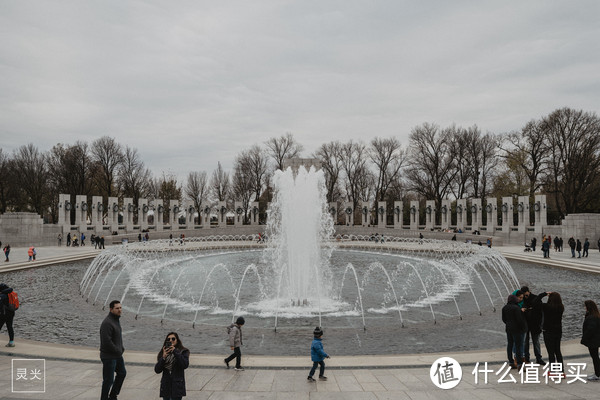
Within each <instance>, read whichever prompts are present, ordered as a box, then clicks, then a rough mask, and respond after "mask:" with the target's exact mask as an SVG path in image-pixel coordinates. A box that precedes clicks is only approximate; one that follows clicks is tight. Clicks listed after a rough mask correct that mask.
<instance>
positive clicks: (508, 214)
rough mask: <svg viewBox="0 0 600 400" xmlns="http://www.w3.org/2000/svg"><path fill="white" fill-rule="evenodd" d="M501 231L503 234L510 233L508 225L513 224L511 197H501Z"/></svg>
mask: <svg viewBox="0 0 600 400" xmlns="http://www.w3.org/2000/svg"><path fill="white" fill-rule="evenodd" d="M501 209H502V233H503V234H504V235H509V234H510V227H511V226H512V224H513V198H512V197H503V198H502V207H501Z"/></svg>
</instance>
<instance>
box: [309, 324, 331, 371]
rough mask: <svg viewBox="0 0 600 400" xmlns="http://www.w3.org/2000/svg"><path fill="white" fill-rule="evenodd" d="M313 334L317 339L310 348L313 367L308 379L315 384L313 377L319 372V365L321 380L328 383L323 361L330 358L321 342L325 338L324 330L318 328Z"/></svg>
mask: <svg viewBox="0 0 600 400" xmlns="http://www.w3.org/2000/svg"><path fill="white" fill-rule="evenodd" d="M313 334H314V336H315V338H314V339H313V341H312V345H311V346H310V358H311V360H312V362H313V366H312V368H311V370H310V373H309V374H308V378H307V379H308V381H309V382H315V379H314V378H313V375H314V374H315V371H316V370H317V365H320V366H321V369H320V370H319V379H320V380H322V381H326V380H327V377H326V376H325V375H323V374H324V373H325V361H323V359H325V358H329V355H327V353H325V350H323V343H322V342H321V341H322V340H323V339H321V338H322V337H323V330H322V329H321V327H319V326H317V327H316V328H315V330H314V332H313Z"/></svg>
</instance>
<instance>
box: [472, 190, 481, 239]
mask: <svg viewBox="0 0 600 400" xmlns="http://www.w3.org/2000/svg"><path fill="white" fill-rule="evenodd" d="M480 225H481V199H479V198H473V199H471V232H473V231H478V230H479V226H480Z"/></svg>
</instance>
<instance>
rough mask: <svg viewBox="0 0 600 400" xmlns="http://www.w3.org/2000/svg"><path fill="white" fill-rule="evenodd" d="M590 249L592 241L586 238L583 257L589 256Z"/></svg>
mask: <svg viewBox="0 0 600 400" xmlns="http://www.w3.org/2000/svg"><path fill="white" fill-rule="evenodd" d="M589 250H590V241H589V240H588V238H585V242H583V257H587V256H588V255H589Z"/></svg>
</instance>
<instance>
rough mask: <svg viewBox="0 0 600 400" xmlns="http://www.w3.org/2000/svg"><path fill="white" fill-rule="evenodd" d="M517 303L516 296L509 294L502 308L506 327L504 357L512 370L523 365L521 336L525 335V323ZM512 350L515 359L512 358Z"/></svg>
mask: <svg viewBox="0 0 600 400" xmlns="http://www.w3.org/2000/svg"><path fill="white" fill-rule="evenodd" d="M518 303H519V300H518V298H517V296H515V295H514V294H511V295H509V296H508V299H507V302H506V305H505V306H504V307H502V322H504V324H505V325H506V328H505V331H506V341H507V344H506V355H507V358H508V363H509V364H510V365H511V366H512V367H513V368H520V367H521V364H522V363H523V336H524V334H525V333H527V321H526V320H525V317H524V316H523V312H522V311H521V308H520V307H519V304H518ZM513 348H514V349H515V358H516V359H514V358H513Z"/></svg>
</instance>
